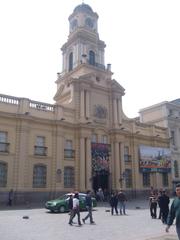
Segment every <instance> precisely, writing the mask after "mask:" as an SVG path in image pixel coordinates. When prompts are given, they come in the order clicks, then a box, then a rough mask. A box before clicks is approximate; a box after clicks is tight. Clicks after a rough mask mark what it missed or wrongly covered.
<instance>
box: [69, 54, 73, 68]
mask: <svg viewBox="0 0 180 240" xmlns="http://www.w3.org/2000/svg"><path fill="white" fill-rule="evenodd" d="M72 70H73V53H72V52H71V53H70V54H69V72H70V71H72Z"/></svg>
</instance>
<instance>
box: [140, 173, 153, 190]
mask: <svg viewBox="0 0 180 240" xmlns="http://www.w3.org/2000/svg"><path fill="white" fill-rule="evenodd" d="M142 177H143V187H150V186H151V180H150V173H143V174H142Z"/></svg>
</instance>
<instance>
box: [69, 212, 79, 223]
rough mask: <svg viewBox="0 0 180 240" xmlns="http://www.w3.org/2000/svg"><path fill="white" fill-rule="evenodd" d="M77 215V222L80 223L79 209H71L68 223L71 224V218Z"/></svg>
mask: <svg viewBox="0 0 180 240" xmlns="http://www.w3.org/2000/svg"><path fill="white" fill-rule="evenodd" d="M76 215H77V217H78V224H79V225H81V220H80V211H79V209H73V211H72V212H71V216H70V219H69V224H72V220H73V218H74V217H75V216H76Z"/></svg>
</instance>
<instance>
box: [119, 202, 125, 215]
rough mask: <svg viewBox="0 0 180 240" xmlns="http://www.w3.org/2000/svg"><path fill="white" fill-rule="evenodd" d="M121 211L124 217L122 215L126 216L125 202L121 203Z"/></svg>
mask: <svg viewBox="0 0 180 240" xmlns="http://www.w3.org/2000/svg"><path fill="white" fill-rule="evenodd" d="M119 210H120V214H121V215H122V213H123V214H124V215H125V214H126V204H125V202H124V201H123V202H121V201H120V202H119Z"/></svg>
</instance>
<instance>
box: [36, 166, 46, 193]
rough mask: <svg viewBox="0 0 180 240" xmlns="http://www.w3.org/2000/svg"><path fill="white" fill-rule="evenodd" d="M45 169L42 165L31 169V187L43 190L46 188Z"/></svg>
mask: <svg viewBox="0 0 180 240" xmlns="http://www.w3.org/2000/svg"><path fill="white" fill-rule="evenodd" d="M46 175H47V168H46V166H45V165H43V164H37V165H34V169H33V187H35V188H44V187H46Z"/></svg>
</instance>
